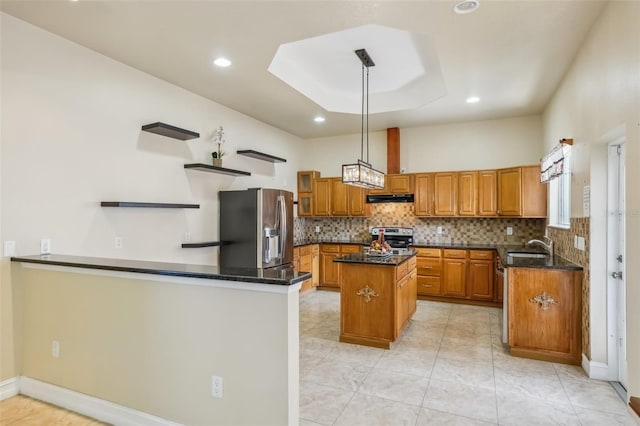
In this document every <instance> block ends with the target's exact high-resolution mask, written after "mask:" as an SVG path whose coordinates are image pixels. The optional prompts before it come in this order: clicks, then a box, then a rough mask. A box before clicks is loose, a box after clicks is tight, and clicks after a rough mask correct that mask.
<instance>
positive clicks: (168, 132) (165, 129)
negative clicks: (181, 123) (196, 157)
mask: <svg viewBox="0 0 640 426" xmlns="http://www.w3.org/2000/svg"><path fill="white" fill-rule="evenodd" d="M142 130H143V131H145V132H151V133H155V134H157V135H162V136H167V137H170V138H173V139H179V140H181V141H186V140H189V139H197V138H199V137H200V133H196V132H192V131H191V130H186V129H181V128H180V127H176V126H172V125H170V124H165V123H160V122H157V123H151V124H145V125H144V126H142Z"/></svg>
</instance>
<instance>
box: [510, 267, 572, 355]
mask: <svg viewBox="0 0 640 426" xmlns="http://www.w3.org/2000/svg"><path fill="white" fill-rule="evenodd" d="M506 273H507V282H508V289H507V297H508V302H507V303H508V310H507V312H508V330H509V346H510V347H511V354H512V355H514V356H521V357H525V358H533V359H541V360H545V361H552V362H560V363H565V364H574V365H580V363H581V358H582V340H581V339H582V337H581V336H582V271H575V270H555V269H539V268H507V270H506Z"/></svg>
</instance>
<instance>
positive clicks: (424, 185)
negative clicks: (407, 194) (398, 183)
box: [413, 173, 433, 216]
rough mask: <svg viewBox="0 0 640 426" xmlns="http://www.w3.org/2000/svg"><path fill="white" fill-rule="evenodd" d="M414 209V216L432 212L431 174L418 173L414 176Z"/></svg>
mask: <svg viewBox="0 0 640 426" xmlns="http://www.w3.org/2000/svg"><path fill="white" fill-rule="evenodd" d="M413 203H414V211H415V215H416V216H431V215H432V214H433V174H432V173H418V174H416V175H415V177H414V201H413Z"/></svg>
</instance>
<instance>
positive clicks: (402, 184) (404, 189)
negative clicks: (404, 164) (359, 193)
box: [369, 174, 413, 195]
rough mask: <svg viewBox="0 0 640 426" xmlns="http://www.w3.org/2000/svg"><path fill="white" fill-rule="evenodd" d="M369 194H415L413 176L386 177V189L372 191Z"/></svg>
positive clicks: (393, 175) (395, 175)
mask: <svg viewBox="0 0 640 426" xmlns="http://www.w3.org/2000/svg"><path fill="white" fill-rule="evenodd" d="M369 194H372V195H375V194H378V195H379V194H413V175H412V174H392V175H385V176H384V188H380V189H370V190H369Z"/></svg>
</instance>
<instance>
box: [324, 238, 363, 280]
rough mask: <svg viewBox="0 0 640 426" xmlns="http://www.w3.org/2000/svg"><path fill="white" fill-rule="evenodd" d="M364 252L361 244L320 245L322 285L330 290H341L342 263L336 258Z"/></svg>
mask: <svg viewBox="0 0 640 426" xmlns="http://www.w3.org/2000/svg"><path fill="white" fill-rule="evenodd" d="M360 251H362V246H361V245H359V244H321V245H320V285H321V286H323V287H329V288H340V265H341V264H340V263H336V262H334V261H333V260H334V259H335V258H336V257H340V256H344V255H345V254H349V253H358V252H360Z"/></svg>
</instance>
